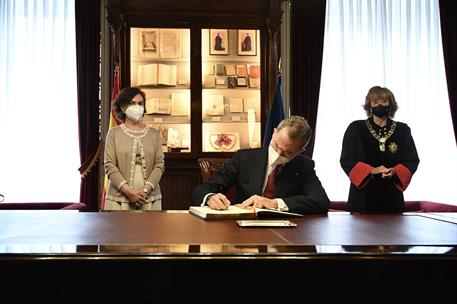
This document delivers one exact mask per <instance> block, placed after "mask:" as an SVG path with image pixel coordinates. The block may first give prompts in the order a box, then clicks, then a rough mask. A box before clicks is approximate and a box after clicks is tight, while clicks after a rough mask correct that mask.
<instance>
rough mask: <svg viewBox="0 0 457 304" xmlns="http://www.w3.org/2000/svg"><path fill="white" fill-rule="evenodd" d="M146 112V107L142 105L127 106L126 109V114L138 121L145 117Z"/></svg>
mask: <svg viewBox="0 0 457 304" xmlns="http://www.w3.org/2000/svg"><path fill="white" fill-rule="evenodd" d="M143 114H144V107H143V106H140V105H132V106H129V107H128V108H127V110H126V111H125V115H127V117H128V118H130V119H131V120H133V121H134V122H137V121H139V120H140V119H141V117H143Z"/></svg>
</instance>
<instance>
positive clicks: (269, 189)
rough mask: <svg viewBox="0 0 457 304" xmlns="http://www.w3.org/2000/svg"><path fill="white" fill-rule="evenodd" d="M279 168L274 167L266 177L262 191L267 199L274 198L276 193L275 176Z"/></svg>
mask: <svg viewBox="0 0 457 304" xmlns="http://www.w3.org/2000/svg"><path fill="white" fill-rule="evenodd" d="M278 170H279V166H276V167H275V168H274V169H273V170H272V171H271V173H270V175H268V179H267V184H266V185H265V190H263V196H264V197H268V198H274V197H275V191H276V175H277V174H278Z"/></svg>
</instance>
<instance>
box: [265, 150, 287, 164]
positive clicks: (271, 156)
mask: <svg viewBox="0 0 457 304" xmlns="http://www.w3.org/2000/svg"><path fill="white" fill-rule="evenodd" d="M268 160H269V163H270V164H271V165H273V166H282V165H285V164H286V163H287V162H288V161H289V159H287V158H285V157H284V156H281V155H279V153H278V152H276V150H275V149H273V147H272V146H271V145H270V146H268Z"/></svg>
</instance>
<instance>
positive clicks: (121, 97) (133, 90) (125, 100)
mask: <svg viewBox="0 0 457 304" xmlns="http://www.w3.org/2000/svg"><path fill="white" fill-rule="evenodd" d="M138 94H140V95H141V96H142V97H143V107H145V109H144V111H145V112H146V94H144V92H143V91H141V89H140V88H137V87H126V88H123V89H122V90H121V92H120V93H119V94H118V95H117V97H116V99H115V100H114V103H113V106H114V113H115V114H116V116H117V117H119V119H120V120H122V121H125V119H126V116H125V113H124V111H122V107H124V106H126V105H128V104H130V102H131V101H132V99H133V97H135V96H136V95H138Z"/></svg>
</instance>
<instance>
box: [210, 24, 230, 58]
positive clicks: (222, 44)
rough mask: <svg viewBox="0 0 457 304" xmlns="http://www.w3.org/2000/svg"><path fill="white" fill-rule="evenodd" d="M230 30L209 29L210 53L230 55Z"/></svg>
mask: <svg viewBox="0 0 457 304" xmlns="http://www.w3.org/2000/svg"><path fill="white" fill-rule="evenodd" d="M228 47H229V46H228V30H221V29H210V30H209V54H210V55H228Z"/></svg>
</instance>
